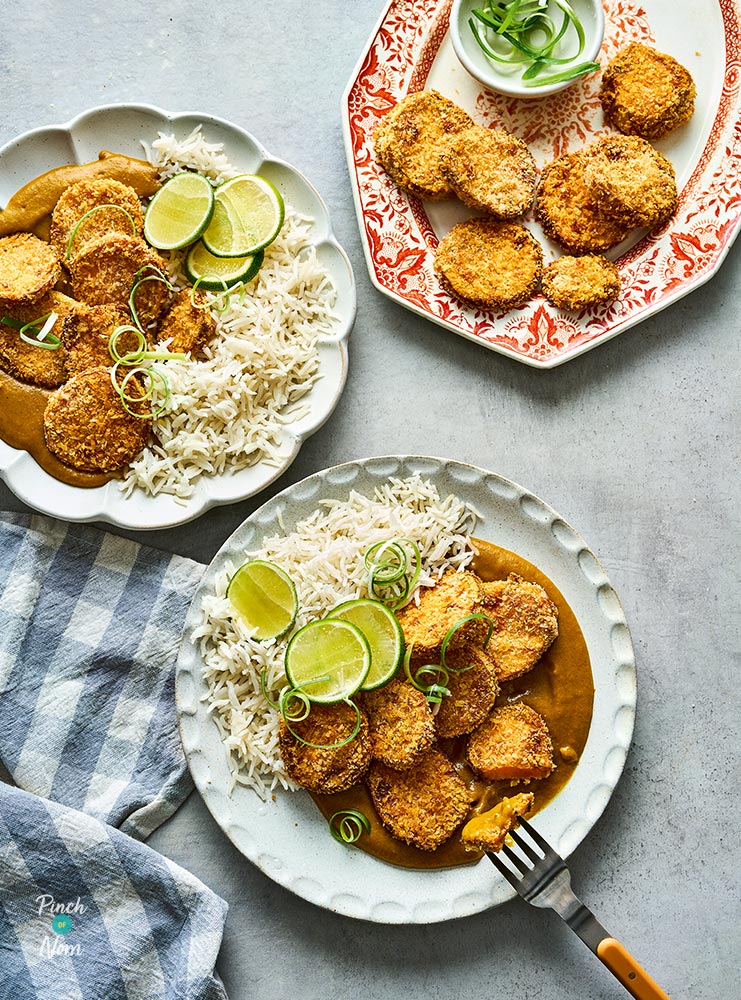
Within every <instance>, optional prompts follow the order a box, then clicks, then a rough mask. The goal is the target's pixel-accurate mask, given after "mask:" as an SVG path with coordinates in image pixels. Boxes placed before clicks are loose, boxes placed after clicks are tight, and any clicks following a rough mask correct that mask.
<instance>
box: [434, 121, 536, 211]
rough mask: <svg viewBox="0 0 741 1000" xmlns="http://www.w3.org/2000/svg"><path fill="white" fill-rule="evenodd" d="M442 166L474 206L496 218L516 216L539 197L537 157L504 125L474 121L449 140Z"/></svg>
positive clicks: (463, 197)
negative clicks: (486, 124) (489, 124)
mask: <svg viewBox="0 0 741 1000" xmlns="http://www.w3.org/2000/svg"><path fill="white" fill-rule="evenodd" d="M441 169H442V172H443V175H444V176H445V177H446V178H447V180H448V181H449V183H450V186H451V187H452V189H453V191H454V192H455V193H456V194H457V195H458V197H459V198H460V200H461V201H462V202H463V203H464V204H466V205H469V206H470V207H471V208H480V209H481V210H482V211H483V212H488V213H489V214H490V215H493V216H494V218H496V219H516V218H517V217H518V216H520V215H523V214H524V213H525V212H526V211H527V210H528V208H529V207H530V205H531V204H532V201H533V198H534V197H535V183H536V180H537V176H538V174H537V170H536V168H535V160H534V159H533V157H532V154H531V153H530V150H529V149H528V148H527V146H526V145H525V143H524V142H522V140H520V139H518V138H517V136H514V135H512V133H511V132H508V131H507V130H506V129H503V128H496V129H491V128H484V127H483V126H482V125H473V126H472V127H471V128H467V129H465V130H464V131H463V132H459V133H458V134H457V135H455V136H454V137H453V138H452V139H451V140H450V141H449V143H448V146H447V149H446V150H445V152H444V153H443V156H442V159H441Z"/></svg>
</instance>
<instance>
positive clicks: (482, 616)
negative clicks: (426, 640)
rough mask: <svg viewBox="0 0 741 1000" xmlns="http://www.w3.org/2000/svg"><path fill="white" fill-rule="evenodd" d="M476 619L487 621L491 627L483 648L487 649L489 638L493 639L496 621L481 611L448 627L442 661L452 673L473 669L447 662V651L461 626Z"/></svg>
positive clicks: (442, 648)
mask: <svg viewBox="0 0 741 1000" xmlns="http://www.w3.org/2000/svg"><path fill="white" fill-rule="evenodd" d="M476 619H479V620H481V621H483V622H487V624H488V626H489V628H488V630H487V632H486V638H485V639H484V643H483V646H482V649H486V647H487V646H488V645H489V639H491V634H492V632H493V631H494V622H493V621H492V620H491V618H490V617H489V616H488V615H485V614H482V613H481V612H476V613H475V614H472V615H466V616H465V617H464V618H461V620H460V621H457V622H456V623H455V625H452V626H451V627H450V628H449V629H448V632H447V635H446V636H445V638H444V639H443V644H442V646H441V647H440V663H441V664H442V665H443V666H444V667H445V669H446V670H449V671H450V673H451V674H462V673H463V672H464V671H466V670H470V669H471V667H458V669H456V668H455V667H451V665H450V664H449V663H446V662H445V653H446V652H447V649H448V646H449V645H450V640H451V639H452V638H453V636H454V635H455V633H456V632H457V631H458V629H459V628H461V626H463V625H465V624H466V622H470V621H475V620H476Z"/></svg>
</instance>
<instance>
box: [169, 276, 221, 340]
mask: <svg viewBox="0 0 741 1000" xmlns="http://www.w3.org/2000/svg"><path fill="white" fill-rule="evenodd" d="M195 300H196V303H197V305H193V302H192V301H191V290H190V289H189V288H187V289H185V290H184V291H182V292H178V293H177V295H176V296H175V298H174V299H173V300H172V302H171V303H170V305H169V307H168V309H167V312H166V313H165V315H164V316H163V317H162V319H161V321H160V326H159V331H158V334H157V336H158V338H159V340H168V339H170V338H171V343H170V345H169V347H168V350H169V351H172V352H173V353H175V352H177V353H180V352H182V353H186V354H187V353H190V354H196V353H197V352H198V351H200V349H201V348H202V347H203V346H204V345H205V344H207V343H208V342H209V340H211V339H212V338H213V337H214V336H215V334H216V320H215V319H214V316H213V313H212V312H211V310H210V309H209V308H208V306H206V296H205V295H203V293H202V292H199V291H196V293H195Z"/></svg>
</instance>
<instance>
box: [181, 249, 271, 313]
mask: <svg viewBox="0 0 741 1000" xmlns="http://www.w3.org/2000/svg"><path fill="white" fill-rule="evenodd" d="M264 256H265V255H264V253H263V251H262V250H258V251H257V253H256V254H254V257H255V258H258V257H259V262H258V270H259V267H260V266H262V261H263V259H264ZM256 274H257V271H255V274H253V276H252V277H251V278H250V280H249V281H237V282H235V283H234V284H233V285H228V284H227V283H226V281H225V280H224V279H223V278H222V277H221V275H218V274H202V275H200V277H198V278H196V280H195V281H194V282H193V285H192V286H191V289H190V304H191V305H192V306H193V308H194V309H213V310H214V312H217V313H224V312H226V311H227V309H228V308H229V306H230V305H231V303H232V298H234V297H236V298H237V300H238V304H239V305H241V304H242V302H243V301H244V297H245V295H246V294H247V286H248V285H249V284H251V283H252V282H253V281H254V279H255V275H256ZM205 281H208V282H209V283H213V282H216V283H217V284H219V285H221V290H220V291H218V292H214V293H213V297H212V298H210V299H209V300H208V301H206V302H198V301H196V292H197V291H198V289H199V288H200V287H201V285H202V284H203V283H204V282H205ZM204 291H209V292H210V291H212V290H211V289H210V288H207V289H204ZM222 297H223V298H222ZM220 300H221V301H220Z"/></svg>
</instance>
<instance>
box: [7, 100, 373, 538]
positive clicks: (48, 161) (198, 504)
mask: <svg viewBox="0 0 741 1000" xmlns="http://www.w3.org/2000/svg"><path fill="white" fill-rule="evenodd" d="M199 124H201V125H203V132H204V135H205V137H206V139H207V140H208V141H209V142H221V143H223V144H224V152H225V154H226V155H227V157H228V158H229V160H230V161H231V162H232V163H233V164H234V166H235V167H236V168H238V169H239V170H241V171H244V172H245V173H259V174H261V175H262V176H263V177H266V178H268V179H269V180H271V181H272V182H273V183H274V184H275V185H276V187H277V188H278V189H279V190H280V192H281V193H282V194H283V196H284V198H285V200H286V202H287V203H288V204H289V205H290V206H291V207H292V208H294V209H296V210H297V211H298V212H300V213H302V214H304V215H306V216H309V217H310V218H311V219H312V220H313V222H312V224H311V227H310V233H311V239H312V243H313V245H314V246H315V247H316V251H317V256H318V258H319V260H320V261H321V262H322V264H323V265H324V267H326V269H327V271H328V272H329V274H330V276H331V279H332V282H333V283H334V286H335V289H336V293H337V299H336V303H335V306H334V312H335V315H336V316H337V326H336V332H335V335H334V336H321V337H320V338H319V342H318V352H319V377H318V379H317V381H316V383H315V384H314V385H313V386H312V388H311V390H310V391H309V392H308V393H307V394H306V395H305V396H303V397H302V404H305V406H304V405H302V407H301V416H300V417H299V418H298V419H296V420H294V421H293V422H291V421H287V422H286V424H285V428H284V431H283V436H282V439H281V441H280V447H279V455H278V458H277V460H276V462H275V463H268V462H266V461H259V462H257V463H256V464H255V465H253V466H250V467H249V468H246V469H242V470H240V471H239V472H235V473H225V474H222V475H218V476H205V475H204V476H201V477H200V479H199V480H198V482H197V485H196V489H195V492H194V493H193V495H192V496H191V497H190V498H189V499H187V500H186V501H180V502H178V501H176V500H175V499H174V498H173V497H172V496H167V495H164V494H160V495H159V496H154V497H152V496H148V495H147V494H145V493H144V492H143V491H141V490H136V491H135V492H134V493H133V494H132V496H131V497H128V498H127V497H124V495H123V493H122V492H121V490H120V488H119V485H118V482H117V481H116V480H112V481H111V482H109V483H106V484H105V486H100V487H96V488H94V489H83V488H80V487H75V486H69V485H67V484H66V483H62V482H59V480H57V479H53V478H52V477H51V476H50V475H49V474H48V473H46V472H44V470H43V469H41V468H40V466H38V465H37V464H36V462H35V461H34V459H33V458H32V457H31V456H30V455H29V454H28V453H27V452H25V451H18V450H17V449H15V448H11V447H10V446H9V445H7V444H6V443H5V442H4V441H0V478H2V479H3V480H4V481H5V482H6V483H7V485H8V486H9V487H10V489H11V490H12V491H13V492H14V493H15V494H16V496H17V497H19V499H21V500H23V502H24V503H27V504H28V505H29V506H30V507H35V508H36V509H37V510H40V511H42V512H43V513H45V514H51V515H52V516H54V517H59V518H64V519H65V520H68V521H92V520H101V521H108V522H110V523H111V524H118V525H120V526H121V527H124V528H166V527H171V526H173V525H176V524H182V523H184V522H186V521H190V520H192V519H193V518H195V517H198V516H199V515H200V514H203V512H204V511H206V510H208V509H209V508H210V507H214V506H216V505H217V504H226V503H234V502H236V501H238V500H244V499H245V498H246V497H249V496H252V495H253V494H255V493H259V492H260V490H263V489H265V487H266V486H268V485H270V483H272V482H273V481H274V480H275V479H277V478H278V476H280V475H282V474H283V473H284V472H285V471H286V469H287V468H288V466H289V465H290V464H291V462H292V461H293V460H294V458H295V457H296V455H297V454H298V452H299V449H300V447H301V444H302V442H303V441H304V439H305V438H307V437H309V435H311V434H313V433H314V432H315V431H316V430H318V429H319V428H320V427H321V426H322V424H323V423H324V422H325V420H327V418H328V417H329V416H330V414H331V413H332V411H333V410H334V408H335V406H336V405H337V402H338V400H339V398H340V395H341V394H342V390H343V388H344V385H345V379H346V377H347V340H348V337H349V334H350V330H351V328H352V324H353V321H354V319H355V283H354V280H353V273H352V268H351V266H350V262H349V260H348V259H347V255H346V254H345V252H344V250H343V249H342V248H341V247H340V245H339V244H338V243H337V240H336V239H335V237H334V235H333V233H332V227H331V224H330V219H329V212H328V211H327V207H326V205H325V204H324V202H323V201H322V199H321V198H320V196H319V194H318V193H317V191H316V190H315V189H314V187H312V185H311V184H310V183H309V181H308V180H307V179H306V178H305V177H304V176H303V174H301V173H299V171H298V170H296V169H295V168H294V167H292V166H291V165H290V164H288V163H285V162H284V161H283V160H279V159H277V158H276V157H274V156H271V155H270V154H269V153H268V152H267V151H266V150H265V149H264V148H263V147H262V146H261V145H260V143H259V142H258V141H257V140H256V139H255V138H254V137H253V136H252V135H250V133H249V132H246V131H245V130H244V129H242V128H239V126H237V125H234V124H232V123H231V122H228V121H225V120H224V119H222V118H216V117H214V116H213V115H207V114H200V113H183V114H171V113H170V112H168V111H162V110H161V109H160V108H156V107H152V106H150V105H146V104H113V105H106V106H104V107H100V108H94V109H93V110H91V111H86V112H85V113H83V114H81V115H78V117H77V118H74V119H73V120H72V121H70V122H68V123H67V124H66V125H50V126H46V127H44V128H39V129H34V130H33V131H31V132H26V133H24V134H23V135H21V136H19V137H18V138H17V139H13V140H12V141H11V142H9V143H6V144H5V145H4V146H3V147H2V148H0V205H2V206H3V207H4V206H5V205H7V203H8V201H9V199H10V197H11V196H12V195H13V194H14V193H15V192H16V191H17V190H18V189H19V188H21V187H23V185H24V184H27V183H28V181H30V180H32V179H33V178H34V177H37V176H38V175H39V174H42V173H44V172H45V171H47V170H51V169H52V168H54V167H58V166H61V165H63V164H67V163H86V162H88V161H91V160H97V158H98V154H99V152H100V151H101V150H103V149H107V150H112V151H114V152H117V153H125V154H127V155H129V156H136V157H143V156H144V148H143V146H142V143H143V142H144V143H151V142H153V141H154V140H155V139H156V138H157V133H158V132H160V131H166V132H173V133H174V134H175V135H176V136H177V137H178V138H181V139H184V138H185V137H186V136H187V135H188V134H189V133H190V132H191V131H192V130H193V129H194V128H195V127H196V125H199Z"/></svg>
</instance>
